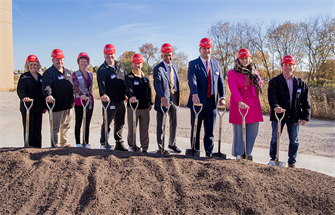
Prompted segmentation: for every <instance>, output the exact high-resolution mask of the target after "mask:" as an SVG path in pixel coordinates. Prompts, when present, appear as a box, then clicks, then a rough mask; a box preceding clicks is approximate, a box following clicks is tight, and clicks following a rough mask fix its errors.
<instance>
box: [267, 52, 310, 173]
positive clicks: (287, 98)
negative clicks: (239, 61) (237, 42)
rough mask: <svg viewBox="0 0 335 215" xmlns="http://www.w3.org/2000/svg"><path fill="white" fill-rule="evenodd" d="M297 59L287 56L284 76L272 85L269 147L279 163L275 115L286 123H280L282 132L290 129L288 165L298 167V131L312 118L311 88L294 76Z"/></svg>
mask: <svg viewBox="0 0 335 215" xmlns="http://www.w3.org/2000/svg"><path fill="white" fill-rule="evenodd" d="M294 68H295V59H294V57H293V56H292V55H286V56H285V57H284V58H283V60H282V62H281V69H282V74H280V75H278V76H277V77H274V78H272V79H271V80H270V82H269V87H268V99H269V105H270V107H271V109H270V121H271V126H272V137H271V143H270V157H271V161H274V160H275V159H276V157H277V156H276V154H277V147H276V146H277V128H278V121H277V119H276V117H275V112H276V113H278V114H279V116H278V117H282V113H283V112H284V111H285V116H284V119H283V120H282V121H281V129H282V130H283V127H284V125H285V124H286V126H287V133H288V136H289V140H290V144H289V147H288V157H289V158H288V165H289V167H291V168H294V167H295V163H296V157H297V154H298V148H299V141H298V135H299V129H300V125H302V126H304V125H306V124H307V122H308V121H309V120H310V118H311V102H310V99H309V95H308V86H307V84H306V83H305V81H304V80H302V79H301V78H299V77H298V76H295V75H294V74H293V71H294Z"/></svg>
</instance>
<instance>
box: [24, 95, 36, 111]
mask: <svg viewBox="0 0 335 215" xmlns="http://www.w3.org/2000/svg"><path fill="white" fill-rule="evenodd" d="M27 102H31V103H30V105H29V107H27V104H26V103H27ZM33 103H34V99H31V98H29V100H28V101H26V102H23V104H24V107H25V108H26V110H27V114H29V111H30V109H31V108H32V107H33Z"/></svg>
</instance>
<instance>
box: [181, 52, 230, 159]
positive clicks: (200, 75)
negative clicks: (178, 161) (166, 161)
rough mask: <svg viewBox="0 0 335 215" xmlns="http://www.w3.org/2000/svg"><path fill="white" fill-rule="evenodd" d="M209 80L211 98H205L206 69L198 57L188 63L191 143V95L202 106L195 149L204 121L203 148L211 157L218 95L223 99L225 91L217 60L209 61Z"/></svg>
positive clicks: (188, 105) (192, 123)
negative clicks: (210, 80)
mask: <svg viewBox="0 0 335 215" xmlns="http://www.w3.org/2000/svg"><path fill="white" fill-rule="evenodd" d="M210 63H211V79H212V82H211V83H212V96H211V97H209V98H208V97H207V69H206V68H205V65H204V64H203V62H202V61H201V59H200V57H199V58H197V59H195V60H193V61H190V62H189V65H188V75H187V77H188V85H189V87H190V97H189V100H188V104H187V107H189V108H190V109H191V125H192V129H191V141H192V135H193V125H194V118H195V114H194V112H193V101H192V95H193V94H198V96H199V99H200V103H201V104H203V109H202V111H201V112H200V114H199V118H198V128H197V135H196V144H195V148H196V149H198V150H199V136H200V129H201V122H202V121H204V127H205V135H204V146H205V151H206V155H207V156H211V155H212V153H213V146H214V133H213V132H214V126H215V121H216V105H217V103H218V101H219V100H218V99H219V98H218V95H220V97H225V89H224V82H223V76H222V71H221V67H220V63H219V62H218V61H217V60H214V59H211V60H210Z"/></svg>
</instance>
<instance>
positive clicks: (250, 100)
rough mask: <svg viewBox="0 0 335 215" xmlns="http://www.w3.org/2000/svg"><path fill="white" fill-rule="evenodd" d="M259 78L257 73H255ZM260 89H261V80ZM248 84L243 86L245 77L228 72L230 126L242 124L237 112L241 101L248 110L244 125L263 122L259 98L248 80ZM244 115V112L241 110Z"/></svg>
mask: <svg viewBox="0 0 335 215" xmlns="http://www.w3.org/2000/svg"><path fill="white" fill-rule="evenodd" d="M257 74H258V76H259V73H258V71H257ZM259 78H260V80H261V83H260V84H261V87H262V83H263V81H262V79H261V77H260V76H259ZM248 83H249V84H248V85H245V75H244V74H241V73H238V72H235V70H230V71H229V72H228V85H229V89H230V92H231V96H230V108H229V123H232V124H242V116H241V114H240V112H239V111H238V104H237V103H238V102H239V101H243V102H244V103H245V104H247V105H248V106H249V107H250V108H249V111H248V114H247V116H246V117H245V123H246V124H250V123H254V122H263V114H262V109H261V104H260V101H259V98H258V97H257V93H256V89H255V87H254V86H252V84H251V80H250V79H249V82H248ZM241 112H242V113H243V114H245V112H246V110H243V109H242V110H241Z"/></svg>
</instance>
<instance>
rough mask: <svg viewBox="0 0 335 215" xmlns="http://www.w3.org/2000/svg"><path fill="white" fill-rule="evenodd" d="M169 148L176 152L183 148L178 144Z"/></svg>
mask: <svg viewBox="0 0 335 215" xmlns="http://www.w3.org/2000/svg"><path fill="white" fill-rule="evenodd" d="M169 149H171V150H173V151H174V152H175V153H180V152H181V150H180V149H179V148H178V147H177V146H176V145H174V146H169Z"/></svg>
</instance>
